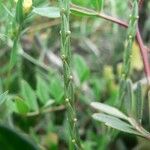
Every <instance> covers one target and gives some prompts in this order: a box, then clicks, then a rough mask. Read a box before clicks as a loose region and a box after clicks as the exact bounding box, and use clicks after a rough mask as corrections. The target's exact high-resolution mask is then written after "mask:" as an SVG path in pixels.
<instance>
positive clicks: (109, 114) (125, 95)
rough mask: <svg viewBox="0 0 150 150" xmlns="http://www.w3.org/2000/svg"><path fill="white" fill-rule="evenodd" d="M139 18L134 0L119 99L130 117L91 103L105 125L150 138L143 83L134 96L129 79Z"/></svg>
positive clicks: (138, 86) (96, 117) (105, 106)
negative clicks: (145, 124) (145, 121)
mask: <svg viewBox="0 0 150 150" xmlns="http://www.w3.org/2000/svg"><path fill="white" fill-rule="evenodd" d="M138 18H139V17H138V2H137V1H136V0H134V1H133V6H132V14H131V15H130V21H129V25H128V31H127V37H126V42H125V49H124V62H123V69H122V77H121V82H120V87H119V96H118V100H117V102H118V104H119V103H120V106H121V107H120V108H121V109H122V110H123V111H124V113H126V114H127V115H128V116H129V117H127V116H126V115H125V114H124V113H122V112H121V111H119V110H118V109H116V108H114V107H111V106H109V105H105V104H102V103H91V105H92V107H94V108H96V109H98V110H99V111H101V112H102V113H96V114H94V115H93V118H94V119H96V120H99V121H102V122H104V123H105V125H107V126H110V127H112V128H115V129H118V130H121V131H124V132H127V133H132V134H136V135H140V136H142V137H145V138H146V139H148V140H150V133H149V132H148V131H146V130H145V129H144V128H143V127H142V125H141V120H142V113H143V100H142V91H141V85H140V83H139V84H138V85H137V89H136V92H135V97H133V87H132V82H131V80H130V79H128V78H129V75H130V68H131V57H132V45H133V41H134V37H135V33H136V29H137V20H138ZM117 106H118V105H117ZM103 113H104V114H103Z"/></svg>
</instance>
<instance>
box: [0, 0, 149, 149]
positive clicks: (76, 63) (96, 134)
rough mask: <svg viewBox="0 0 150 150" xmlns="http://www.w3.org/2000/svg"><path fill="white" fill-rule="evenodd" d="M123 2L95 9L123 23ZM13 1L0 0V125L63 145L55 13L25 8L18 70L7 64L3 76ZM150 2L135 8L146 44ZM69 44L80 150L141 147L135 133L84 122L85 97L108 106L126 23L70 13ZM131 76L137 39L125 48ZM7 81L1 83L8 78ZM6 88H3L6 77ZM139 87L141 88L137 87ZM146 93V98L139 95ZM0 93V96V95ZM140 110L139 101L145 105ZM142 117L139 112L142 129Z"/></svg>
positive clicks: (135, 74)
mask: <svg viewBox="0 0 150 150" xmlns="http://www.w3.org/2000/svg"><path fill="white" fill-rule="evenodd" d="M72 3H73V4H76V5H79V6H82V7H86V8H90V9H93V10H96V11H99V9H101V8H99V7H97V5H95V3H96V2H95V0H86V1H85V0H72ZM130 5H131V1H121V0H115V1H114V0H105V1H104V3H103V6H102V12H104V13H106V14H108V15H112V16H114V17H116V18H120V19H121V20H124V21H127V20H128V18H129V15H130V7H131V6H130ZM45 6H56V7H58V2H57V1H55V0H44V1H41V0H33V7H45ZM15 7H16V3H15V2H14V0H7V1H5V0H0V93H4V92H5V91H8V94H7V93H4V94H3V95H2V98H0V100H1V101H0V112H1V113H0V123H1V124H4V125H8V126H9V127H10V128H12V129H15V130H17V132H21V133H24V134H28V136H30V138H31V139H32V140H33V141H34V142H35V143H37V145H38V147H40V148H41V149H43V150H56V149H59V150H65V149H68V144H67V140H68V134H67V132H68V131H67V130H68V129H67V128H66V121H67V120H66V117H65V116H66V114H65V112H66V110H65V106H64V92H63V78H62V62H61V59H60V35H59V31H60V19H59V18H58V19H49V18H46V17H41V16H38V15H36V14H32V13H31V14H30V15H29V17H28V19H27V20H26V23H25V27H24V31H23V32H22V34H21V42H20V49H23V52H20V56H21V58H22V64H21V72H22V75H21V85H19V84H18V76H20V73H19V72H18V71H17V70H16V69H15V68H14V69H13V71H12V72H11V75H10V76H9V79H8V78H7V72H8V65H9V59H10V51H11V49H12V45H13V39H14V35H15V32H16V30H15V29H16V28H17V27H16V26H14V25H15V24H14V23H13V21H14V20H13V17H12V15H14V12H15ZM149 12H150V1H148V0H147V1H144V5H143V7H142V8H141V11H140V21H139V26H140V31H141V33H142V37H143V39H144V42H145V44H146V45H148V46H150V13H149ZM70 24H71V32H72V34H71V49H72V51H73V58H72V59H73V73H74V83H75V101H76V108H77V118H78V126H79V133H80V135H81V139H82V142H83V145H84V148H85V149H86V150H94V149H97V150H107V149H110V150H113V149H115V150H130V149H135V150H146V149H147V150H148V149H150V144H149V143H148V142H147V141H146V140H143V139H142V138H137V137H136V136H133V135H132V136H131V135H128V134H124V133H120V132H119V131H116V130H113V129H110V128H108V127H105V126H104V125H103V124H100V123H97V122H96V121H94V120H92V118H91V113H92V110H91V108H90V107H89V104H90V103H91V102H92V101H99V102H105V103H107V104H110V105H112V106H114V105H116V97H117V94H118V81H119V76H120V72H121V67H122V59H123V49H124V48H123V47H124V41H125V36H126V29H124V28H122V27H120V26H118V25H116V24H113V23H111V22H109V21H106V20H104V19H100V18H96V17H89V16H79V15H74V14H71V21H70ZM131 77H132V79H133V81H134V82H135V83H136V81H138V80H141V79H143V78H144V77H145V74H144V72H143V64H142V61H141V56H140V53H139V48H138V45H137V43H136V42H135V43H134V46H133V58H132V72H131ZM8 80H9V81H8ZM8 82H9V83H10V84H9V87H8V88H7V83H8ZM145 92H146V91H145ZM145 98H146V97H145ZM4 99H6V100H4ZM145 114H147V113H146V107H145ZM148 117H149V116H148V115H145V116H144V120H143V122H144V124H145V127H146V128H147V129H150V128H149V126H147V125H148Z"/></svg>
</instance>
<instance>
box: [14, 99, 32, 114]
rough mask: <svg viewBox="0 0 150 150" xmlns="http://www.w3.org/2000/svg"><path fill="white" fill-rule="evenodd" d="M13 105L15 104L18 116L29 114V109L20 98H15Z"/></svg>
mask: <svg viewBox="0 0 150 150" xmlns="http://www.w3.org/2000/svg"><path fill="white" fill-rule="evenodd" d="M15 104H16V108H17V110H18V112H19V113H20V114H26V113H28V112H29V107H28V106H27V104H26V103H25V102H24V100H22V99H21V98H20V97H16V98H15Z"/></svg>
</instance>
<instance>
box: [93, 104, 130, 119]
mask: <svg viewBox="0 0 150 150" xmlns="http://www.w3.org/2000/svg"><path fill="white" fill-rule="evenodd" d="M91 106H92V107H93V108H95V109H97V110H99V111H101V112H104V113H107V114H109V115H112V116H115V117H118V118H121V119H124V120H128V117H127V116H126V115H125V114H123V113H122V112H121V111H119V110H118V109H116V108H114V107H112V106H109V105H106V104H103V103H98V102H92V103H91Z"/></svg>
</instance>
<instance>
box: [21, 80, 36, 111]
mask: <svg viewBox="0 0 150 150" xmlns="http://www.w3.org/2000/svg"><path fill="white" fill-rule="evenodd" d="M21 96H22V98H23V99H24V100H25V102H26V104H27V105H28V107H29V108H30V110H34V111H37V110H38V104H37V100H36V95H35V92H34V90H33V89H32V88H31V86H30V85H29V84H28V83H27V82H26V81H25V80H22V81H21Z"/></svg>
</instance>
